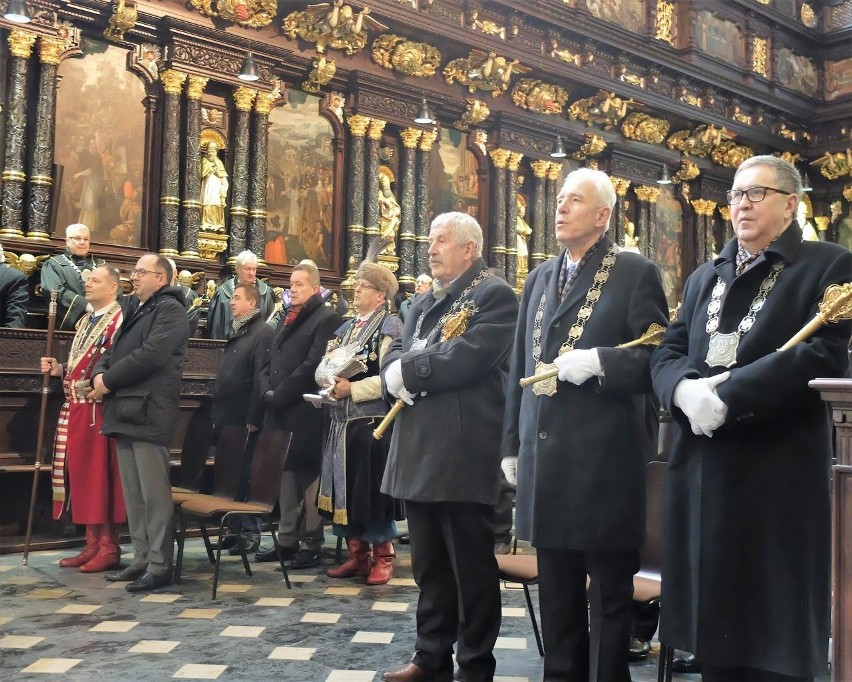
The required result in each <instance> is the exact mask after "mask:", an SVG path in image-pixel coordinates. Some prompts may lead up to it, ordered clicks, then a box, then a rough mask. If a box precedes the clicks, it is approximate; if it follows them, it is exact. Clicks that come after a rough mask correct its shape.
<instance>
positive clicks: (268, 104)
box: [254, 86, 281, 115]
mask: <svg viewBox="0 0 852 682" xmlns="http://www.w3.org/2000/svg"><path fill="white" fill-rule="evenodd" d="M280 97H281V90H280V89H279V86H276V88H275V90H273V91H272V92H259V93H257V98H256V99H255V100H254V110H255V113H258V114H263V115H266V114H269V112H270V111H272V107H274V106H275V103H276V102H277V101H278V99H279V98H280Z"/></svg>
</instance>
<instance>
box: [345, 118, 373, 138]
mask: <svg viewBox="0 0 852 682" xmlns="http://www.w3.org/2000/svg"><path fill="white" fill-rule="evenodd" d="M346 122H347V123H348V124H349V132H350V133H351V134H352V135H354V136H355V137H364V135H366V134H367V126H368V125H369V124H370V118H369V117H368V116H362V115H361V114H349V115H348V116H347V117H346Z"/></svg>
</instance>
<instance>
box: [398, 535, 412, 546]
mask: <svg viewBox="0 0 852 682" xmlns="http://www.w3.org/2000/svg"><path fill="white" fill-rule="evenodd" d="M397 541H398V542H399V544H401V545H408V544H411V536H410V535H409V534H408V533H403V534H402V535H400V536H399V537H398V538H397Z"/></svg>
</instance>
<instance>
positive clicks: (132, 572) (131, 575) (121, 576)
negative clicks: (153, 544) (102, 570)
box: [104, 564, 148, 583]
mask: <svg viewBox="0 0 852 682" xmlns="http://www.w3.org/2000/svg"><path fill="white" fill-rule="evenodd" d="M147 571H148V569H147V568H146V567H145V566H133V565H132V564H131V565H130V566H127V567H126V568H123V569H121V570H120V571H113V572H111V573H107V574H106V575H105V576H104V577H105V578H106V579H107V580H109V581H110V582H111V583H121V582H126V581H129V580H136V578H139V577H141V576H142V575H143V574H144V573H146V572H147Z"/></svg>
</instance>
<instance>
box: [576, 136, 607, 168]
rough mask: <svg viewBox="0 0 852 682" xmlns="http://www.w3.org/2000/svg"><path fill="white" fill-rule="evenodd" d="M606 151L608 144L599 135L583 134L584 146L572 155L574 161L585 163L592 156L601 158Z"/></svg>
mask: <svg viewBox="0 0 852 682" xmlns="http://www.w3.org/2000/svg"><path fill="white" fill-rule="evenodd" d="M604 149H606V142H605V141H604V139H603V138H602V137H601V136H600V135H598V134H597V133H583V144H581V145H580V148H579V149H578V150H577V151H576V152H574V153H573V154H571V158H572V159H576V160H577V161H584V160H586V159H587V158H589V157H592V156H599V155H600V154H602V153H603V150H604Z"/></svg>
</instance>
